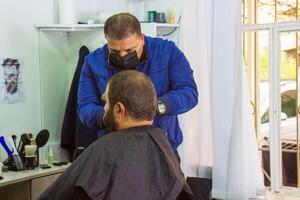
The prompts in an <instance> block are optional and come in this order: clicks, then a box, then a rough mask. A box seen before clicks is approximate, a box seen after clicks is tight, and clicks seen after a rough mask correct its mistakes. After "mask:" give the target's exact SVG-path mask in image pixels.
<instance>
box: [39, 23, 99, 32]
mask: <svg viewBox="0 0 300 200" xmlns="http://www.w3.org/2000/svg"><path fill="white" fill-rule="evenodd" d="M35 27H36V28H37V29H38V30H40V31H55V32H80V31H92V30H93V29H97V28H103V27H104V24H74V25H64V24H48V25H36V26H35Z"/></svg>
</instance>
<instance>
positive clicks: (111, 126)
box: [103, 108, 117, 133]
mask: <svg viewBox="0 0 300 200" xmlns="http://www.w3.org/2000/svg"><path fill="white" fill-rule="evenodd" d="M103 124H104V126H105V129H106V131H107V133H109V132H112V131H116V130H117V126H116V121H115V118H114V115H113V109H111V108H109V110H108V111H107V112H105V113H104V116H103Z"/></svg>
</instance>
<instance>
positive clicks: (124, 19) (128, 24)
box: [104, 13, 141, 40]
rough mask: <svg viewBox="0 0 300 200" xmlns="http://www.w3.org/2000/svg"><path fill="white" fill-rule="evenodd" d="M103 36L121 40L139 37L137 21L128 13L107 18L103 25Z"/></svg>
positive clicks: (138, 23)
mask: <svg viewBox="0 0 300 200" xmlns="http://www.w3.org/2000/svg"><path fill="white" fill-rule="evenodd" d="M104 34H105V36H107V37H109V38H111V39H117V40H122V39H124V38H127V37H129V36H131V35H134V34H136V35H137V36H140V35H141V25H140V22H139V20H138V19H137V18H136V17H135V16H133V15H131V14H129V13H119V14H115V15H113V16H111V17H109V18H108V19H107V20H106V22H105V25H104Z"/></svg>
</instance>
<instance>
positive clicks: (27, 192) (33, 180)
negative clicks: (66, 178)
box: [0, 165, 69, 200]
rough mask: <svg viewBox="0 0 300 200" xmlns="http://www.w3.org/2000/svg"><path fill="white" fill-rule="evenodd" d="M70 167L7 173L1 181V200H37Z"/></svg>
mask: <svg viewBox="0 0 300 200" xmlns="http://www.w3.org/2000/svg"><path fill="white" fill-rule="evenodd" d="M68 166H69V165H65V166H60V167H57V166H53V167H52V168H50V169H40V168H37V169H34V170H24V171H19V172H13V171H10V172H5V173H3V177H4V179H3V180H1V181H0V199H1V200H20V199H22V200H35V199H37V198H38V197H39V196H40V195H41V194H42V193H43V192H44V191H45V189H46V188H47V187H48V186H49V185H50V184H51V183H53V182H54V181H55V180H56V179H57V178H58V177H59V176H60V175H61V174H62V173H63V171H64V170H65V169H66V168H67V167H68Z"/></svg>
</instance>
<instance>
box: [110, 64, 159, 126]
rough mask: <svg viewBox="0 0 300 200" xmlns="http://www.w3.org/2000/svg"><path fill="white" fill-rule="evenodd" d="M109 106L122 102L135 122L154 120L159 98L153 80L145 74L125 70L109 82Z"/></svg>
mask: <svg viewBox="0 0 300 200" xmlns="http://www.w3.org/2000/svg"><path fill="white" fill-rule="evenodd" d="M108 100H109V106H112V107H113V106H114V105H115V104H116V103H117V102H121V103H122V104H123V105H124V107H125V109H126V110H127V111H128V114H129V116H130V117H132V118H133V119H135V120H141V121H142V120H153V119H154V117H155V115H156V107H157V97H156V92H155V88H154V86H153V84H152V82H151V80H150V79H149V78H148V77H147V76H146V75H145V74H143V73H141V72H137V71H134V70H125V71H121V72H120V73H118V74H116V75H114V76H113V77H112V79H111V80H110V81H109V91H108Z"/></svg>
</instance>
